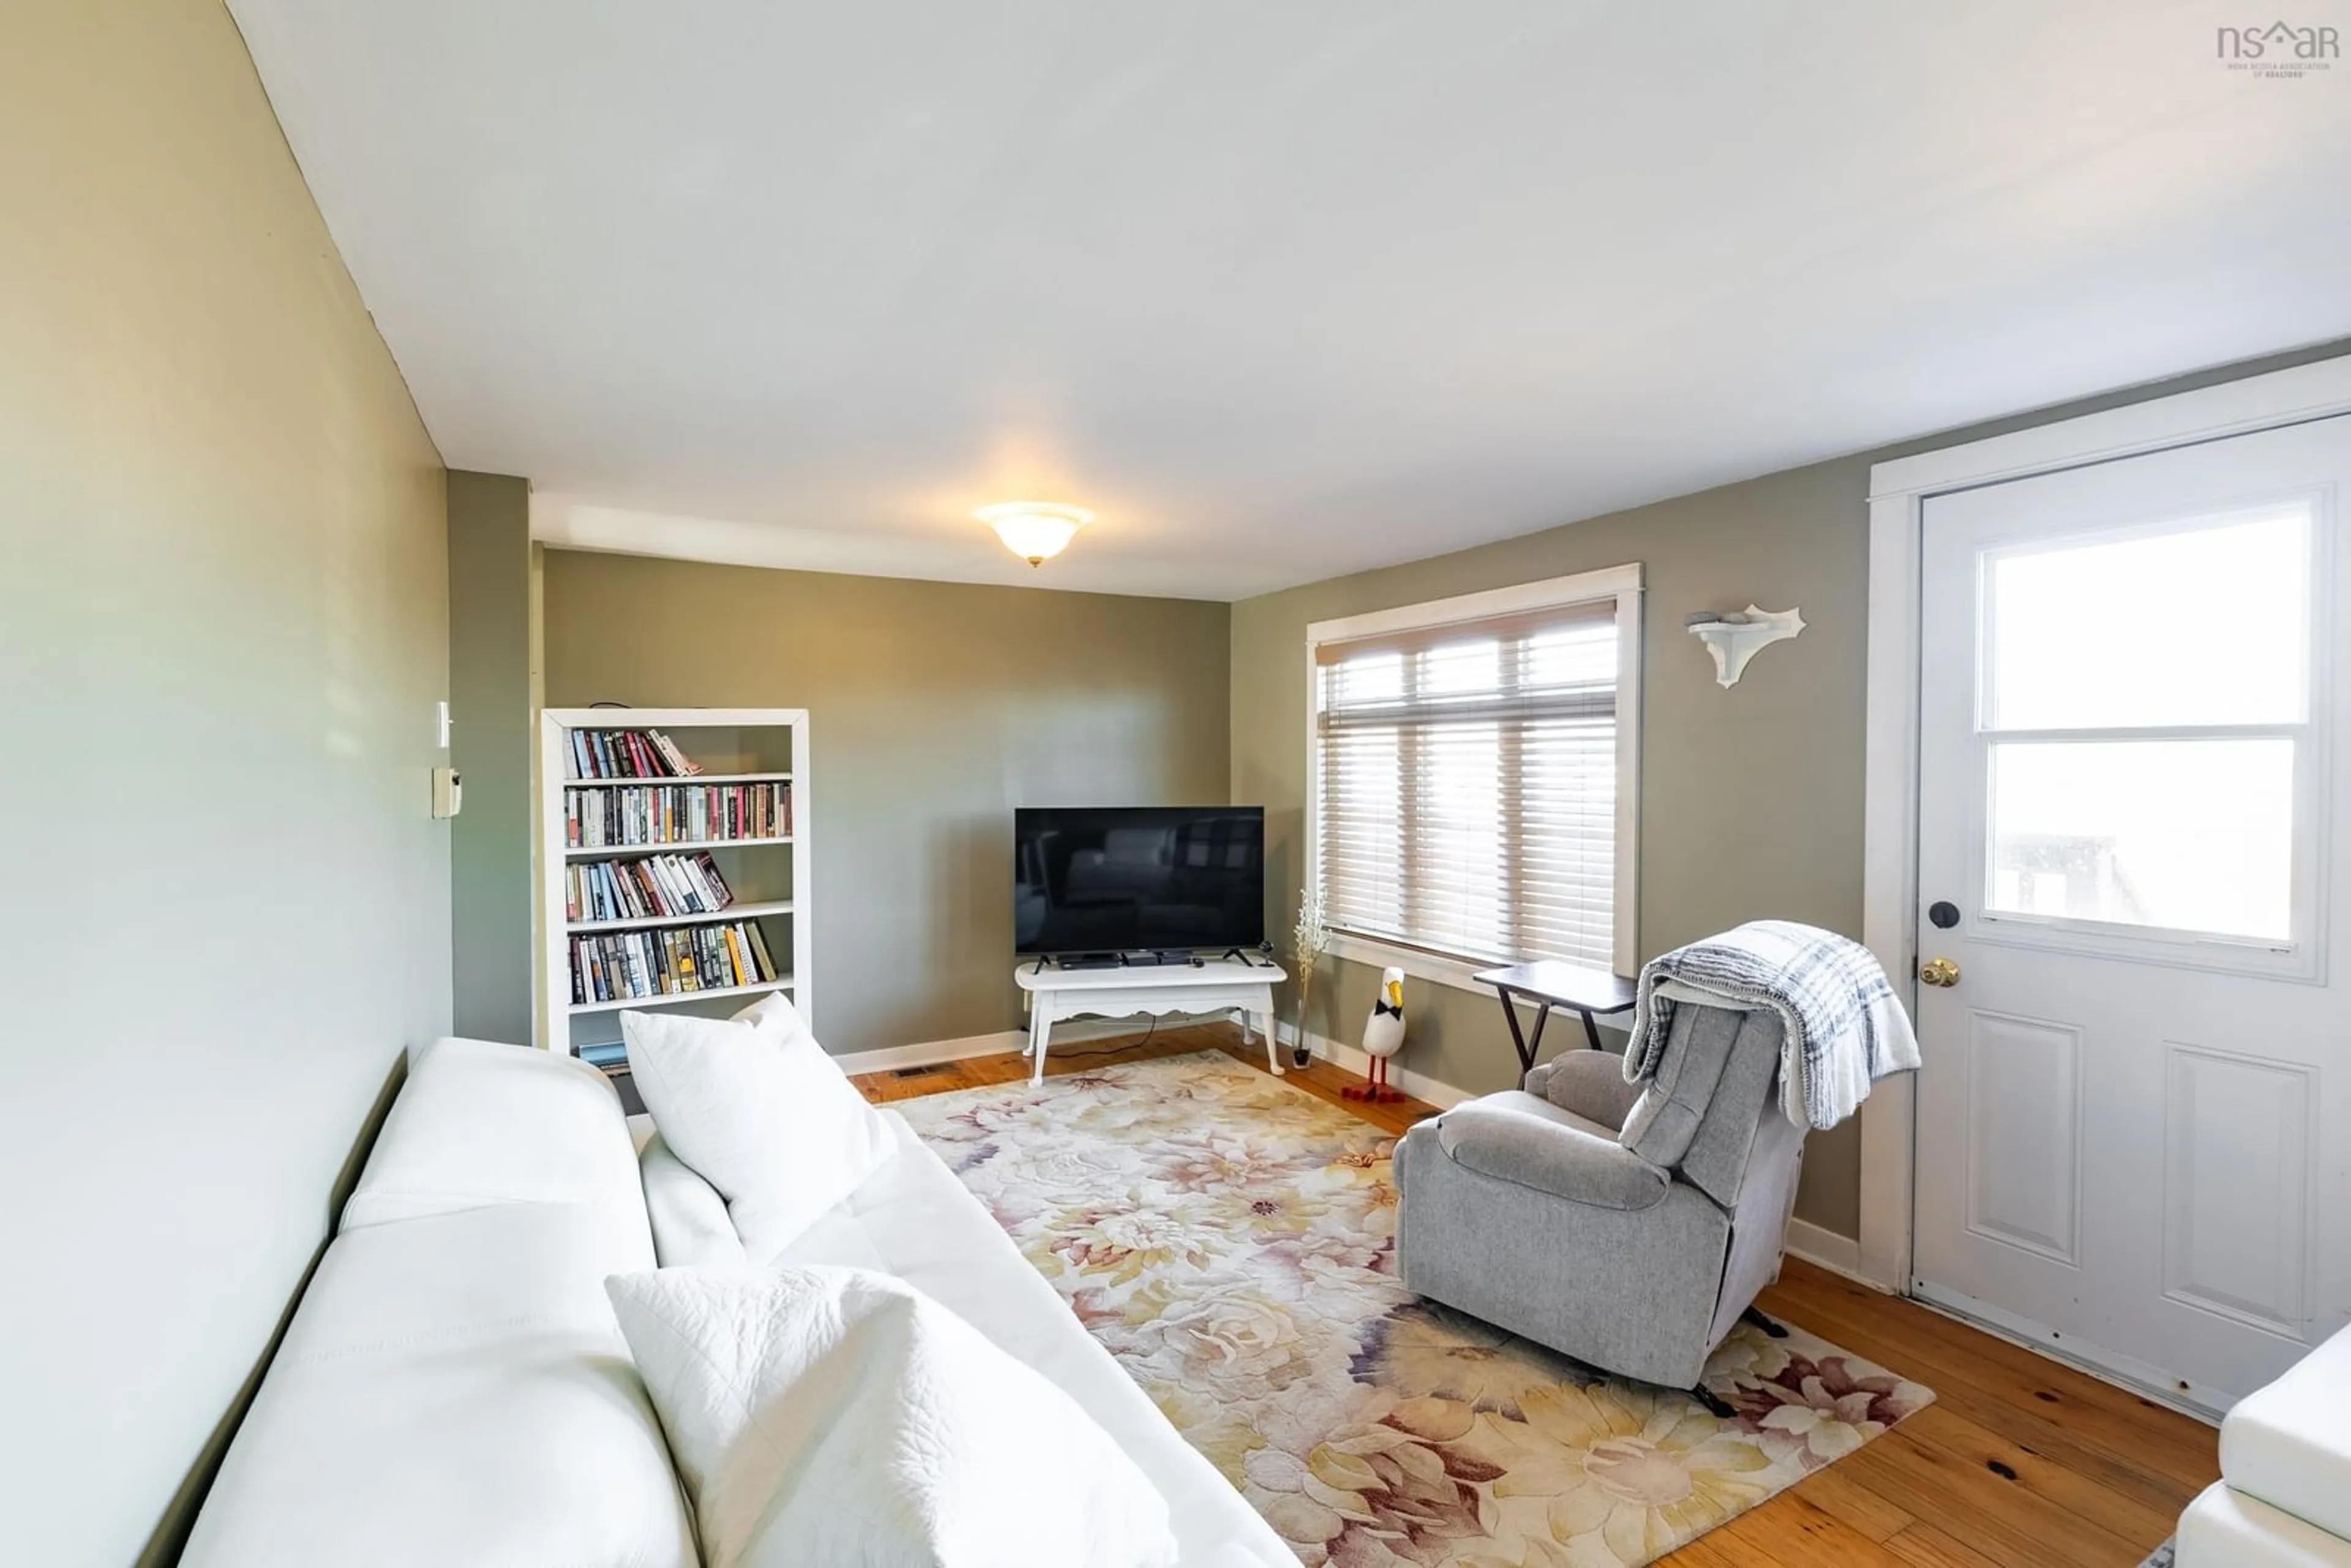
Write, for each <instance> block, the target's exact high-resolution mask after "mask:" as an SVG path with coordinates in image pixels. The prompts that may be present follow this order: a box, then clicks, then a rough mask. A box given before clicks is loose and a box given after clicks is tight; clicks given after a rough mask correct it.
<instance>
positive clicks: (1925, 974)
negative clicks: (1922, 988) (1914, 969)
mask: <svg viewBox="0 0 2351 1568" xmlns="http://www.w3.org/2000/svg"><path fill="white" fill-rule="evenodd" d="M1918 977H1919V978H1920V979H1922V980H1924V981H1926V982H1927V983H1928V985H1930V986H1956V985H1958V984H1959V966H1958V965H1957V964H1954V963H1952V962H1951V961H1950V960H1949V958H1929V959H1928V960H1927V961H1926V962H1925V963H1923V964H1921V965H1919V966H1918Z"/></svg>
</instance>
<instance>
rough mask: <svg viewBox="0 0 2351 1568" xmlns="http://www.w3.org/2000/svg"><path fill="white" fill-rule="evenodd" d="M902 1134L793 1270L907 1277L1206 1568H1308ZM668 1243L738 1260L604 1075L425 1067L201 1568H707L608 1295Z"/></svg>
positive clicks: (689, 1181) (731, 1239)
mask: <svg viewBox="0 0 2351 1568" xmlns="http://www.w3.org/2000/svg"><path fill="white" fill-rule="evenodd" d="M889 1120H890V1122H891V1124H892V1126H893V1131H894V1132H895V1133H896V1134H897V1136H898V1138H899V1139H900V1148H899V1151H898V1153H897V1154H896V1155H895V1156H893V1158H892V1159H891V1160H889V1161H888V1163H886V1164H885V1165H883V1166H882V1167H881V1168H880V1169H878V1170H876V1171H875V1172H874V1173H873V1174H872V1176H869V1177H867V1178H866V1180H865V1182H864V1183H863V1184H862V1186H859V1187H858V1189H857V1190H856V1191H855V1192H854V1193H853V1194H852V1195H851V1197H849V1198H848V1199H847V1200H846V1201H844V1202H843V1203H841V1205H839V1206H838V1207H836V1208H834V1209H833V1210H832V1211H831V1212H830V1213H829V1214H827V1215H826V1216H825V1217H824V1218H821V1219H820V1220H819V1221H818V1222H817V1224H816V1225H815V1226H814V1227H813V1228H811V1229H810V1231H809V1232H808V1233H807V1234H806V1235H804V1236H802V1237H801V1238H800V1239H799V1241H798V1242H796V1243H795V1244H794V1245H793V1246H792V1248H791V1249H790V1250H789V1253H787V1255H786V1257H785V1259H784V1261H790V1262H807V1263H843V1264H855V1265H858V1266H861V1267H864V1268H870V1269H879V1270H885V1271H887V1272H889V1273H892V1274H894V1275H897V1276H898V1277H899V1278H901V1279H903V1280H904V1281H907V1282H908V1283H910V1284H913V1285H914V1286H915V1287H917V1288H918V1289H920V1290H922V1291H925V1292H927V1293H929V1294H930V1295H931V1296H933V1297H935V1299H936V1300H938V1301H941V1302H943V1303H945V1304H946V1306H948V1307H950V1308H952V1309H954V1310H955V1311H956V1312H958V1313H960V1314H961V1315H962V1316H963V1317H965V1318H966V1319H967V1320H968V1321H969V1322H971V1323H973V1324H974V1325H975V1326H976V1327H977V1328H978V1329H979V1330H980V1332H981V1333H985V1334H987V1336H988V1337H989V1338H990V1339H992V1340H994V1341H995V1342H996V1343H998V1345H1000V1346H1002V1347H1003V1348H1004V1349H1005V1350H1006V1351H1008V1352H1009V1353H1010V1354H1012V1355H1014V1356H1016V1357H1018V1358H1019V1359H1020V1360H1022V1361H1024V1362H1026V1363H1028V1364H1029V1365H1030V1366H1032V1367H1034V1368H1036V1369H1037V1370H1038V1371H1039V1372H1040V1373H1042V1374H1043V1375H1045V1376H1047V1377H1048V1378H1050V1379H1051V1380H1052V1381H1053V1382H1054V1383H1056V1384H1058V1385H1060V1386H1061V1387H1062V1388H1063V1389H1064V1390H1066V1391H1067V1392H1068V1393H1069V1394H1070V1395H1071V1397H1072V1398H1074V1399H1075V1400H1076V1401H1077V1402H1078V1404H1079V1405H1080V1406H1081V1407H1083V1408H1084V1410H1085V1411H1086V1412H1087V1413H1088V1414H1089V1415H1090V1416H1092V1417H1093V1418H1094V1420H1095V1421H1096V1422H1098V1423H1099V1424H1100V1425H1101V1426H1102V1428H1103V1430H1104V1431H1106V1432H1107V1433H1109V1434H1110V1436H1111V1437H1113V1439H1115V1440H1116V1441H1117V1442H1118V1444H1119V1445H1120V1447H1122V1448H1124V1449H1125V1450H1126V1452H1127V1453H1128V1454H1129V1455H1130V1456H1131V1457H1132V1458H1134V1461H1135V1463H1136V1464H1137V1465H1138V1466H1139V1467H1140V1468H1141V1469H1142V1470H1143V1471H1144V1474H1145V1475H1146V1476H1148V1477H1149V1478H1150V1479H1151V1480H1152V1483H1153V1484H1154V1485H1155V1486H1156V1487H1157V1488H1158V1489H1159V1490H1160V1492H1161V1494H1162V1495H1163V1496H1165V1499H1166V1500H1167V1504H1168V1511H1169V1513H1170V1514H1171V1515H1172V1517H1173V1519H1174V1521H1175V1531H1176V1536H1177V1539H1178V1542H1179V1543H1180V1544H1181V1547H1182V1550H1183V1556H1182V1563H1184V1565H1185V1568H1263V1565H1266V1564H1280V1565H1286V1564H1290V1563H1295V1562H1296V1558H1295V1557H1294V1556H1293V1555H1292V1554H1291V1553H1290V1552H1289V1551H1288V1550H1287V1549H1286V1548H1285V1547H1284V1546H1283V1545H1282V1542H1281V1541H1280V1537H1278V1536H1277V1535H1275V1534H1274V1533H1273V1531H1271V1530H1270V1528H1269V1527H1268V1526H1267V1525H1266V1524H1265V1522H1264V1521H1262V1520H1261V1519H1259V1517H1258V1515H1257V1513H1256V1512H1255V1511H1253V1510H1252V1509H1250V1507H1249V1504H1248V1503H1247V1502H1246V1501H1245V1500H1243V1499H1242V1498H1241V1496H1240V1494H1239V1493H1238V1492H1237V1491H1235V1490H1233V1489H1232V1487H1230V1486H1229V1485H1228V1484H1227V1483H1226V1481H1225V1479H1224V1478H1223V1477H1222V1476H1220V1475H1218V1474H1217V1471H1216V1469H1215V1468H1214V1467H1213V1466H1211V1465H1210V1464H1209V1463H1208V1462H1207V1460H1206V1459H1205V1458H1202V1457H1201V1456H1200V1455H1199V1454H1198V1453H1197V1452H1196V1451H1195V1450H1194V1449H1193V1448H1191V1447H1189V1446H1188V1445H1187V1444H1186V1443H1185V1441H1184V1440H1183V1438H1182V1437H1180V1436H1178V1435H1177V1433H1176V1431H1175V1428H1174V1427H1171V1426H1170V1425H1169V1424H1168V1423H1167V1421H1166V1419H1165V1417H1164V1416H1161V1415H1160V1414H1159V1411H1158V1410H1157V1408H1156V1407H1155V1406H1153V1405H1152V1403H1151V1401H1150V1400H1149V1399H1148V1398H1147V1397H1145V1396H1144V1394H1143V1392H1142V1391H1141V1390H1140V1389H1139V1388H1137V1387H1136V1386H1135V1385H1134V1382H1133V1381H1132V1380H1131V1379H1129V1378H1128V1377H1127V1376H1126V1375H1125V1374H1124V1373H1123V1371H1121V1370H1120V1368H1119V1366H1118V1364H1117V1363H1116V1362H1114V1361H1113V1360H1112V1359H1111V1357H1110V1355H1109V1354H1108V1353H1107V1352H1105V1351H1104V1350H1103V1349H1102V1347H1101V1346H1100V1345H1099V1344H1097V1343H1094V1341H1093V1340H1092V1338H1091V1337H1090V1336H1089V1335H1088V1334H1087V1333H1086V1332H1085V1330H1084V1329H1083V1328H1082V1327H1081V1325H1080V1324H1079V1322H1078V1321H1077V1319H1076V1318H1075V1317H1074V1316H1073V1315H1072V1314H1071V1312H1070V1310H1069V1308H1068V1307H1067V1306H1066V1305H1065V1304H1064V1303H1063V1302H1062V1301H1061V1298H1060V1296H1059V1295H1057V1294H1056V1293H1055V1292H1054V1291H1053V1290H1052V1288H1051V1287H1050V1286H1049V1285H1048V1284H1046V1283H1045V1281H1044V1280H1043V1279H1042V1278H1041V1277H1040V1276H1039V1275H1038V1274H1037V1272H1036V1271H1035V1270H1033V1269H1031V1268H1030V1267H1029V1265H1028V1263H1027V1262H1026V1261H1025V1260H1023V1259H1022V1258H1021V1257H1020V1254H1019V1250H1018V1249H1015V1248H1014V1247H1013V1245H1012V1243H1011V1241H1010V1239H1008V1238H1007V1237H1006V1236H1005V1234H1004V1232H1003V1231H1002V1229H1000V1228H998V1226H997V1224H996V1223H995V1221H994V1220H993V1219H992V1218H990V1217H989V1216H988V1214H987V1211H986V1210H985V1209H983V1208H982V1207H980V1206H979V1204H978V1203H977V1200H975V1199H974V1198H973V1197H971V1195H970V1194H969V1193H968V1192H967V1191H966V1190H965V1189H964V1187H963V1186H962V1184H961V1183H959V1182H957V1181H956V1179H955V1177H954V1176H953V1175H952V1174H951V1173H950V1172H949V1171H948V1170H947V1168H946V1166H944V1165H942V1164H941V1163H940V1162H939V1160H938V1158H937V1157H936V1156H935V1155H933V1154H931V1153H930V1152H929V1151H928V1150H927V1149H925V1147H923V1145H922V1144H921V1143H920V1141H919V1140H917V1139H916V1138H915V1136H914V1132H913V1130H912V1129H911V1128H909V1127H908V1126H907V1125H906V1124H905V1122H904V1119H903V1118H901V1117H898V1116H896V1115H894V1114H892V1115H890V1116H889ZM649 1200H650V1205H651V1207H650V1211H649V1207H648V1205H649ZM657 1242H658V1256H659V1260H660V1262H662V1263H663V1264H664V1265H669V1264H677V1263H684V1262H694V1263H724V1262H726V1261H730V1260H732V1261H738V1262H739V1261H740V1260H741V1259H742V1251H741V1246H740V1243H739V1242H737V1239H736V1238H735V1233H734V1228H733V1227H732V1226H731V1225H730V1224H729V1223H728V1221H727V1218H726V1206H725V1204H724V1203H723V1202H722V1201H721V1200H720V1199H719V1197H718V1195H717V1194H716V1192H715V1191H713V1190H712V1189H711V1188H710V1187H709V1186H707V1185H706V1184H705V1183H704V1182H703V1181H702V1179H701V1178H700V1177H699V1176H695V1174H694V1173H693V1172H692V1171H690V1170H688V1169H687V1168H686V1167H685V1166H683V1165H681V1164H679V1163H678V1162H677V1160H676V1159H675V1158H674V1156H672V1155H669V1154H668V1153H667V1150H666V1148H665V1146H664V1145H663V1144H662V1143H661V1142H660V1141H659V1139H658V1138H656V1139H654V1140H653V1141H652V1142H651V1143H649V1144H648V1145H646V1148H645V1150H644V1157H643V1164H642V1167H641V1166H640V1161H639V1158H638V1155H637V1151H636V1148H635V1146H634V1143H633V1141H632V1137H631V1134H630V1132H629V1129H628V1125H627V1122H626V1120H625V1118H624V1117H623V1115H622V1111H621V1105H620V1102H619V1099H618V1097H617V1096H616V1095H615V1094H614V1093H613V1092H612V1090H611V1086H610V1084H609V1083H608V1082H606V1081H605V1079H604V1077H603V1075H602V1074H601V1073H600V1072H598V1071H596V1070H595V1069H593V1068H591V1067H589V1066H587V1065H585V1064H584V1063H581V1062H579V1061H573V1060H571V1059H570V1058H568V1057H561V1056H553V1055H549V1054H546V1053H543V1052H539V1051H528V1050H525V1049H522V1048H520V1047H517V1046H507V1045H496V1044H491V1043H488V1042H486V1041H481V1040H442V1041H440V1042H439V1043H438V1044H436V1045H434V1046H433V1047H431V1048H430V1049H428V1050H427V1051H424V1052H423V1053H422V1054H421V1055H420V1057H419V1059H418V1060H417V1061H416V1062H415V1063H414V1066H413V1069H412V1071H411V1072H410V1075H409V1080H408V1082H407V1084H406V1085H405V1086H404V1087H403V1089H402V1092H401V1094H400V1098H399V1100H398V1102H397V1103H395V1104H394V1105H393V1107H392V1114H391V1116H390V1118H389V1119H388V1120H387V1121H386V1123H385V1124H384V1129H383V1132H382V1134H381V1137H380V1138H379V1139H378V1140H377V1144H376V1146H375V1149H374V1151H373V1153H372V1154H371V1156H370V1158H369V1160H368V1164H367V1168H366V1171H365V1173H364V1174H363V1175H362V1176H361V1177H360V1184H359V1186H358V1188H357V1190H356V1191H355V1192H354V1193H353V1195H352V1197H351V1200H350V1204H349V1205H348V1206H347V1207H346V1208H345V1210H344V1213H343V1218H342V1225H341V1228H340V1231H339V1232H338V1234H337V1236H336V1238H335V1239H334V1241H333V1243H332V1244H331V1245H330V1246H329V1248H328V1249H327V1251H326V1255H325V1257H324V1258H323V1259H322V1260H321V1261H320V1263H319V1271H318V1274H317V1276H316V1278H315V1279H313V1281H311V1283H310V1286H309V1289H308V1291H306V1292H305V1294H304V1296H303V1299H302V1302H301V1305H300V1307H299V1309H298V1311H297V1312H296V1313H295V1317H294V1321H293V1323H292V1324H291V1326H290V1327H289V1329H288V1331H287V1337H286V1343H285V1344H284V1345H283V1346H282V1347H281V1348H280V1349H279V1351H278V1354H277V1358H276V1360H275V1361H274V1362H273V1363H272V1364H271V1365H270V1368H269V1371H268V1373H267V1375H266V1377H265V1378H264V1379H263V1382H262V1385H261V1387H260V1389H259V1391H258V1393H257V1394H256V1397H255V1400H254V1404H253V1407H252V1410H251V1411H250V1412H249V1413H248V1414H247V1416H246V1420H245V1422H244V1425H243V1427H241V1428H240V1429H239V1430H238V1432H237V1434H236V1437H235V1441H234V1442H233V1443H232V1444H231V1445H230V1448H229V1451H228V1453H227V1456H226V1457H225V1460H224V1462H223V1464H222V1467H221V1471H220V1475H219V1478H218V1479H217V1480H216V1481H215V1482H214V1486H213V1490H212V1492H211V1495H210V1496H209V1497H208V1498H207V1499H206V1500H205V1502H204V1509H203V1511H202V1512H201V1514H200V1515H199V1516H198V1518H197V1521H196V1524H195V1529H194V1531H193V1536H192V1538H191V1540H190V1542H189V1543H188V1548H187V1552H186V1553H185V1555H184V1556H183V1558H182V1562H183V1563H184V1564H186V1565H187V1568H279V1565H286V1568H293V1565H296V1564H299V1565H301V1568H316V1565H318V1564H321V1563H334V1564H337V1565H339V1568H364V1565H369V1564H386V1565H391V1564H400V1565H402V1568H406V1565H410V1564H417V1563H433V1564H435V1565H436V1568H465V1565H466V1564H493V1563H495V1564H499V1565H501V1568H506V1565H515V1568H526V1565H538V1564H545V1565H547V1568H557V1565H562V1568H593V1565H596V1564H603V1563H610V1564H613V1565H614V1568H619V1565H621V1564H628V1565H631V1568H688V1565H695V1568H698V1560H697V1558H696V1555H695V1543H694V1531H693V1526H692V1523H691V1522H690V1511H689V1510H688V1508H687V1506H686V1503H685V1500H684V1497H683V1496H682V1494H681V1491H680V1489H679V1486H678V1482H677V1479H676V1477H675V1474H674V1471H673V1470H672V1469H671V1467H670V1462H669V1455H668V1450H667V1448H666V1446H665V1445H664V1441H663V1437H662V1430H661V1425H660V1422H659V1421H658V1420H657V1419H656V1418H655V1416H654V1415H653V1408H652V1406H650V1405H649V1404H648V1402H647V1400H646V1397H645V1394H644V1390H643V1386H642V1385H640V1383H639V1381H638V1378H637V1375H636V1369H635V1367H634V1365H633V1364H632V1363H631V1361H630V1359H629V1353H628V1347H627V1345H626V1344H625V1343H623V1341H622V1337H621V1333H620V1330H619V1328H618V1326H617V1324H616V1323H615V1322H614V1320H613V1317H612V1313H611V1307H610V1305H609V1304H608V1303H607V1301H606V1298H605V1295H604V1289H603V1281H604V1279H605V1277H606V1276H607V1275H610V1274H614V1273H625V1272H632V1271H636V1270H643V1269H647V1268H651V1267H653V1265H654V1262H655V1260H656V1245H657ZM1037 1506H1038V1507H1039V1508H1040V1509H1042V1508H1050V1507H1052V1506H1053V1498H1052V1479H1051V1478H1050V1477H1049V1476H1040V1477H1039V1478H1038V1493H1037Z"/></svg>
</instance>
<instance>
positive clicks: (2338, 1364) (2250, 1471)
mask: <svg viewBox="0 0 2351 1568" xmlns="http://www.w3.org/2000/svg"><path fill="white" fill-rule="evenodd" d="M2176 1564H2177V1568H2351V1329H2345V1330H2344V1331H2342V1332H2341V1333H2337V1334H2336V1335H2335V1337H2334V1338H2332V1339H2330V1340H2328V1341H2327V1342H2326V1343H2324V1344H2322V1345H2320V1346H2319V1347H2318V1348H2317V1349H2316V1350H2314V1351H2312V1352H2311V1353H2310V1354H2308V1355H2306V1356H2304V1357H2303V1358H2302V1360H2301V1361H2300V1362H2298V1363H2296V1364H2295V1365H2294V1369H2293V1370H2292V1371H2291V1372H2288V1373H2287V1374H2286V1375H2284V1376H2283V1377H2281V1378H2279V1379H2278V1380H2277V1381H2276V1382H2275V1383H2273V1384H2271V1385H2269V1386H2267V1387H2266V1388H2260V1389H2256V1390H2254V1391H2253V1392H2252V1393H2251V1394H2249V1395H2247V1396H2245V1397H2244V1398H2242V1399H2241V1400H2239V1401H2238V1402H2237V1405H2236V1407H2235V1408H2234V1409H2232V1410H2231V1411H2230V1412H2229V1416H2228V1418H2227V1419H2226V1420H2224V1421H2222V1422H2221V1423H2220V1479H2219V1480H2218V1481H2216V1482H2214V1483H2213V1484H2212V1485H2211V1486H2210V1487H2209V1488H2207V1489H2206V1490H2205V1491H2204V1492H2203V1493H2202V1495H2200V1496H2199V1497H2198V1498H2197V1500H2195V1501H2194V1502H2192V1503H2190V1504H2189V1505H2188V1511H2187V1512H2186V1513H2183V1514H2182V1515H2180V1517H2179V1554H2178V1557H2177V1559H2176Z"/></svg>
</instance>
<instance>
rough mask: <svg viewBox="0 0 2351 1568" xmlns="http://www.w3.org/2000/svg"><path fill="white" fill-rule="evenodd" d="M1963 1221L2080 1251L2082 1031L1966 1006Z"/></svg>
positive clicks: (2071, 1257)
mask: <svg viewBox="0 0 2351 1568" xmlns="http://www.w3.org/2000/svg"><path fill="white" fill-rule="evenodd" d="M1968 1021H1969V1026H1970V1037H1969V1040H1968V1228H1969V1229H1970V1230H1971V1231H1973V1232H1974V1233H1975V1234H1976V1235H1978V1236H1981V1237H1985V1238H1987V1239H1991V1240H1993V1241H2004V1242H2007V1243H2008V1244H2009V1245H2011V1246H2012V1247H2022V1248H2023V1249H2025V1250H2026V1251H2028V1252H2035V1253H2038V1254H2040V1255H2041V1256H2042V1257H2044V1258H2051V1259H2054V1260H2056V1261H2058V1262H2060V1263H2074V1262H2077V1261H2079V1260H2078V1258H2077V1257H2076V1256H2075V1243H2074V1237H2075V1233H2076V1231H2077V1229H2078V1228H2079V1225H2080V1220H2081V1213H2082V1094H2081V1086H2082V1031H2081V1030H2078V1029H2074V1028H2073V1027H2071V1026H2070V1025H2066V1024H2060V1023H2050V1022H2047V1021H2045V1020H2043V1019H2020V1018H2010V1017H2008V1016H2006V1015H2004V1014H2001V1013H1987V1012H1977V1011H1970V1013H1969V1015H1968Z"/></svg>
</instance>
